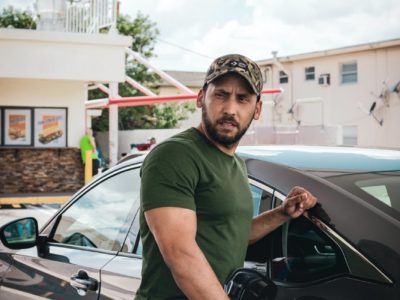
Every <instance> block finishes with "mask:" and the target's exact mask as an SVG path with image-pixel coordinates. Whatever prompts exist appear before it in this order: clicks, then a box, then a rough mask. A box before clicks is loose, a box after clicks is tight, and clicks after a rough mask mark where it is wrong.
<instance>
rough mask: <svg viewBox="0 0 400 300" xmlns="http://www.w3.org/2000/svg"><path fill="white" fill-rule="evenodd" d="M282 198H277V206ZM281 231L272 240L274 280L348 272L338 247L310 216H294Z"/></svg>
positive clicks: (290, 280)
mask: <svg viewBox="0 0 400 300" xmlns="http://www.w3.org/2000/svg"><path fill="white" fill-rule="evenodd" d="M283 199H284V195H282V194H281V195H280V197H277V199H276V205H280V204H281V203H282V200H283ZM279 231H280V234H276V235H275V237H274V241H273V250H272V263H271V279H272V280H276V281H281V282H287V283H300V282H308V281H314V280H317V279H321V278H326V277H330V276H334V275H337V274H344V273H347V272H348V269H347V265H346V262H345V258H344V256H343V254H342V251H341V249H340V248H339V246H338V245H337V244H336V243H335V242H334V241H333V240H332V239H331V238H330V237H329V236H327V235H326V234H325V233H324V232H323V231H322V230H321V229H320V228H318V226H317V225H316V224H314V223H312V222H311V221H310V220H309V219H307V218H305V217H303V216H301V217H299V218H297V219H292V220H291V221H289V222H287V223H286V224H284V225H282V226H281V227H280V229H279Z"/></svg>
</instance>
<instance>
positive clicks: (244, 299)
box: [224, 268, 276, 300]
mask: <svg viewBox="0 0 400 300" xmlns="http://www.w3.org/2000/svg"><path fill="white" fill-rule="evenodd" d="M224 290H225V292H226V293H227V295H228V296H229V299H231V300H256V299H265V300H271V299H274V298H275V295H276V285H275V284H274V283H273V282H272V281H271V280H270V279H269V278H268V277H266V276H264V275H263V274H261V273H260V272H258V271H256V270H253V269H247V268H239V269H236V270H234V271H233V272H232V273H231V274H230V275H229V276H228V278H227V279H226V281H225V284H224Z"/></svg>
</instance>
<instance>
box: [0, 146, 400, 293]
mask: <svg viewBox="0 0 400 300" xmlns="http://www.w3.org/2000/svg"><path fill="white" fill-rule="evenodd" d="M238 153H239V154H240V155H241V156H242V157H243V158H244V159H245V162H246V165H247V170H248V176H249V183H250V188H251V191H252V195H253V203H254V215H257V214H259V213H261V212H263V211H265V210H269V209H272V208H274V207H276V206H277V205H279V204H280V203H281V201H282V200H283V199H284V198H285V195H286V194H287V193H288V192H289V190H290V189H291V188H292V187H293V186H295V185H298V186H303V187H305V188H307V189H309V190H310V191H311V192H312V193H313V194H314V195H315V196H316V197H317V198H318V201H319V204H318V205H317V206H316V207H315V208H314V209H313V210H312V211H310V213H308V214H306V215H304V216H302V217H300V218H298V219H295V220H292V221H290V222H288V223H286V224H285V225H283V226H281V227H280V228H278V229H277V230H275V231H274V232H273V233H271V234H270V235H268V236H266V237H265V238H264V239H262V240H260V241H259V242H257V243H255V244H253V245H251V246H250V247H249V249H248V252H247V257H246V262H245V267H246V268H250V269H255V270H257V271H258V272H260V273H262V274H265V275H267V276H268V277H269V278H270V279H271V280H272V282H273V284H272V285H273V288H274V289H275V294H274V296H273V299H303V300H305V299H314V300H317V299H352V300H354V299H396V300H398V299H400V238H399V237H400V151H396V150H376V149H360V148H344V147H333V148H329V147H311V146H310V147H306V146H304V147H300V146H262V147H261V146H260V147H257V146H253V147H240V148H239V149H238ZM143 159H144V156H140V157H136V158H132V159H127V158H124V161H123V162H121V163H119V164H117V165H116V166H114V167H113V168H111V169H110V170H108V171H107V172H105V173H104V174H102V175H101V176H100V177H99V178H97V179H95V180H94V181H93V182H92V183H91V184H89V185H88V186H85V187H83V188H82V189H81V190H80V191H78V192H77V193H76V194H75V195H74V196H73V197H72V199H71V200H70V201H69V202H68V203H66V204H65V205H64V206H63V207H62V208H61V209H60V210H59V211H58V212H57V213H56V214H55V215H54V216H53V217H52V218H51V219H50V220H49V221H48V222H47V224H45V225H44V226H43V228H42V229H41V230H40V231H39V230H38V229H37V222H36V220H35V219H33V218H32V219H31V218H25V219H21V220H17V221H14V222H11V223H9V224H6V225H4V226H3V227H2V228H1V229H0V237H1V240H2V242H3V243H4V244H5V246H7V247H8V249H6V248H4V249H3V250H1V251H0V298H1V299H4V300H7V299H32V298H35V299H133V296H134V294H135V291H136V290H137V289H138V287H139V283H140V272H141V253H142V247H141V243H140V238H139V220H138V216H139V214H138V209H139V189H140V176H139V168H140V166H141V162H142V161H143ZM20 227H21V228H22V229H23V228H25V227H26V228H29V230H18V228H20ZM20 232H24V233H23V235H22V233H21V234H20ZM227 251H234V249H227ZM33 295H34V296H33Z"/></svg>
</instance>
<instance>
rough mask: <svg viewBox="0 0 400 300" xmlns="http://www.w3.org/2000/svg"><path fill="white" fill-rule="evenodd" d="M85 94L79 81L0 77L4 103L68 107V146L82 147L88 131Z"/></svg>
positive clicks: (1, 99)
mask: <svg viewBox="0 0 400 300" xmlns="http://www.w3.org/2000/svg"><path fill="white" fill-rule="evenodd" d="M85 93H86V92H85V89H84V84H83V83H82V82H79V81H57V80H51V81H50V80H31V79H2V78H0V106H29V107H67V108H68V124H67V128H68V136H67V143H68V147H79V140H80V138H81V137H82V135H83V134H84V122H85V106H84V101H85V100H86V98H85V97H86V94H85Z"/></svg>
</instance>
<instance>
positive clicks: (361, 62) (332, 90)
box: [244, 39, 400, 147]
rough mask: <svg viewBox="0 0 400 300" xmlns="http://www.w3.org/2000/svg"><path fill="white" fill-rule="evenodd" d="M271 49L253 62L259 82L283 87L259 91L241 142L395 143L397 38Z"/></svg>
mask: <svg viewBox="0 0 400 300" xmlns="http://www.w3.org/2000/svg"><path fill="white" fill-rule="evenodd" d="M274 54H275V57H273V58H271V59H266V60H262V61H259V62H258V63H259V65H260V66H261V68H262V71H263V75H264V81H265V82H264V88H276V87H281V88H283V89H284V93H283V94H281V95H280V96H273V97H272V96H263V100H264V102H265V103H264V111H263V116H262V119H261V120H260V121H259V122H256V123H255V125H254V127H253V129H254V130H252V131H250V132H249V134H248V135H247V137H246V141H244V142H245V143H248V142H257V143H296V144H331V145H335V144H338V145H359V146H379V147H400V136H399V133H398V131H399V130H400V118H399V117H398V116H399V115H400V94H399V89H400V87H399V81H400V39H396V40H388V41H382V42H376V43H369V44H364V45H356V46H349V47H345V48H340V49H331V50H325V51H318V52H312V53H305V54H299V55H294V56H287V57H277V56H276V53H273V56H274ZM374 103H375V105H374V106H373V104H374ZM371 108H373V110H372V111H371V113H370V109H371Z"/></svg>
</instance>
